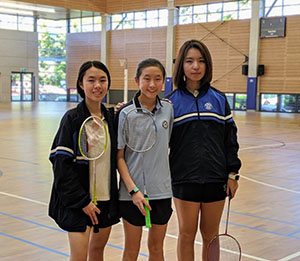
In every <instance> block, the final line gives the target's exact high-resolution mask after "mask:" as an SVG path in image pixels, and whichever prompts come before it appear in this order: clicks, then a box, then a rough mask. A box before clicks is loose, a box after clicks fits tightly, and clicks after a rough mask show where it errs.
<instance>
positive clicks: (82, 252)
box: [68, 227, 90, 261]
mask: <svg viewBox="0 0 300 261" xmlns="http://www.w3.org/2000/svg"><path fill="white" fill-rule="evenodd" d="M68 237H69V244H70V252H71V254H70V261H86V259H87V255H88V245H89V237H90V227H87V229H86V231H85V232H69V233H68Z"/></svg>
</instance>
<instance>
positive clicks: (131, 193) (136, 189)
mask: <svg viewBox="0 0 300 261" xmlns="http://www.w3.org/2000/svg"><path fill="white" fill-rule="evenodd" d="M138 191H139V188H138V187H135V188H134V189H133V190H131V191H130V192H129V194H130V195H131V196H132V195H133V194H135V193H137V192H138Z"/></svg>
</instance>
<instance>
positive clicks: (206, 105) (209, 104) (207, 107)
mask: <svg viewBox="0 0 300 261" xmlns="http://www.w3.org/2000/svg"><path fill="white" fill-rule="evenodd" d="M204 107H205V109H206V110H209V111H210V110H211V109H212V107H213V106H212V104H211V103H210V102H207V103H205V104H204Z"/></svg>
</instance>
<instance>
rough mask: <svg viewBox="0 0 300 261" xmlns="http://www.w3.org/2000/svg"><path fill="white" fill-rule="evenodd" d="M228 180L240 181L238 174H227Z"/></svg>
mask: <svg viewBox="0 0 300 261" xmlns="http://www.w3.org/2000/svg"><path fill="white" fill-rule="evenodd" d="M228 178H230V179H233V180H236V181H238V180H239V179H240V175H239V174H229V175H228Z"/></svg>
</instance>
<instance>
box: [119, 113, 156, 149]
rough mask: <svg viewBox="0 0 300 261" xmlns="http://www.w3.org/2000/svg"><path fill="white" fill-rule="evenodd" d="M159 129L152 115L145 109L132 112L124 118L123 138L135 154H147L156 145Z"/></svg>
mask: <svg viewBox="0 0 300 261" xmlns="http://www.w3.org/2000/svg"><path fill="white" fill-rule="evenodd" d="M156 136H157V128H156V124H155V120H154V118H153V116H152V113H151V112H150V111H148V110H146V109H143V108H134V109H132V110H130V111H129V112H128V113H127V115H126V116H125V118H124V122H123V128H122V137H123V141H124V143H125V144H126V146H127V147H128V148H129V149H131V150H132V151H135V152H146V151H148V150H150V149H151V148H152V147H153V146H154V144H155V143H156Z"/></svg>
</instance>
